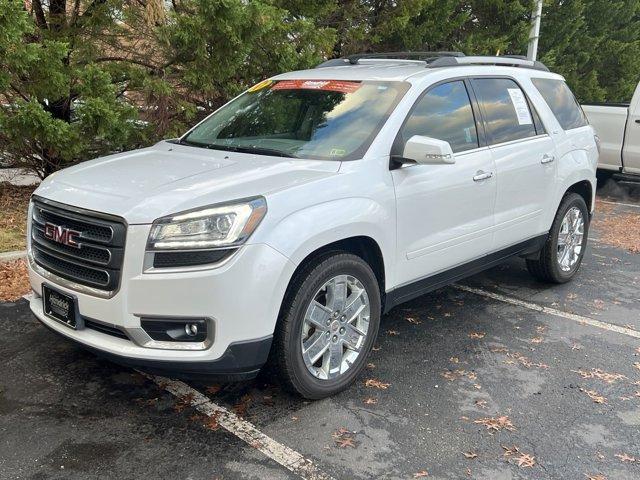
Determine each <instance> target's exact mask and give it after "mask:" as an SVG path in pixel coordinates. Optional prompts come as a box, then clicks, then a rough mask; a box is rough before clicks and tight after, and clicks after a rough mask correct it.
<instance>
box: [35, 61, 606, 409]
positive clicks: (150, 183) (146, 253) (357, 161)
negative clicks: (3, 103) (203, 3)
mask: <svg viewBox="0 0 640 480" xmlns="http://www.w3.org/2000/svg"><path fill="white" fill-rule="evenodd" d="M597 162H598V145H597V142H596V138H595V136H594V132H593V129H592V128H591V127H590V126H589V125H588V123H587V121H586V120H585V116H584V114H583V112H582V110H581V109H580V106H579V105H578V104H577V103H576V101H575V98H574V97H573V95H572V93H571V91H570V90H569V88H568V87H567V85H566V84H565V82H564V81H563V79H562V77H560V76H559V75H555V74H552V73H549V71H548V69H547V68H546V67H545V66H544V65H542V64H540V63H537V62H528V61H525V60H522V59H520V58H511V57H465V56H463V55H462V54H457V53H434V54H431V53H427V52H418V53H416V52H412V53H411V54H398V55H395V56H394V55H393V54H381V55H380V54H379V55H358V56H352V57H349V58H344V59H337V60H330V61H328V62H325V63H324V64H322V65H320V66H319V67H318V68H316V69H312V70H305V71H299V72H291V73H286V74H283V75H278V76H276V77H273V78H270V79H268V80H265V81H263V82H261V83H259V84H257V85H255V86H254V87H252V88H250V89H249V90H247V91H246V92H245V93H243V94H242V95H240V96H238V97H237V98H235V99H233V100H232V101H231V102H229V103H228V104H226V105H224V106H223V107H222V108H220V109H219V110H217V111H216V112H215V113H213V114H212V115H210V116H209V117H207V118H206V119H205V120H203V121H202V122H201V123H199V124H198V125H196V126H195V127H194V128H193V129H191V130H190V131H189V132H188V133H186V134H185V135H184V136H182V137H181V138H180V139H177V140H171V141H163V142H160V143H158V144H157V145H154V146H153V147H150V148H144V149H141V150H136V151H133V152H128V153H122V154H118V155H112V156H109V157H106V158H100V159H97V160H93V161H89V162H85V163H82V164H79V165H76V166H73V167H71V168H68V169H66V170H63V171H61V172H58V173H56V174H54V175H51V176H50V177H49V178H47V179H46V180H45V181H44V182H43V183H42V185H41V186H40V187H39V188H38V189H37V190H36V192H35V193H34V195H33V199H32V202H31V205H30V209H29V216H30V217H29V218H30V227H29V232H28V240H29V242H28V243H29V245H28V258H29V267H30V268H29V276H30V282H31V286H32V288H33V291H34V296H33V297H32V299H31V309H32V311H33V313H34V314H35V315H36V317H38V319H39V320H40V321H41V322H42V323H43V324H44V325H46V326H47V327H49V328H50V329H51V330H54V331H56V332H58V333H60V334H62V335H64V336H65V337H67V338H69V339H71V340H74V341H76V342H78V343H79V344H81V345H83V346H84V347H86V348H88V349H90V350H91V351H94V352H95V353H97V354H100V355H102V356H105V357H107V358H109V359H112V360H113V361H115V362H119V363H122V364H127V365H133V366H138V367H141V368H146V369H147V370H150V371H154V372H158V373H167V374H176V375H181V376H194V375H213V376H218V377H222V378H224V379H243V378H250V377H252V376H254V375H256V374H257V373H258V371H259V370H260V368H261V367H262V366H263V365H264V364H265V362H267V360H269V362H268V363H269V365H271V366H272V367H273V369H274V370H275V371H276V372H278V374H279V376H280V378H281V379H282V381H283V383H284V384H285V385H286V386H287V387H288V388H290V389H291V390H293V391H294V392H297V393H298V394H299V395H302V396H303V397H306V398H311V399H317V398H322V397H326V396H328V395H332V394H334V393H336V392H338V391H340V390H342V389H344V388H346V387H347V386H348V385H349V384H350V383H351V382H353V380H354V379H355V378H356V376H357V375H358V373H359V372H360V371H361V370H362V368H363V366H364V365H365V364H366V362H367V356H368V354H369V352H370V350H371V348H372V346H373V344H374V342H375V340H376V335H377V333H378V327H379V324H380V317H381V315H382V314H383V313H384V312H387V311H388V310H389V309H391V308H393V307H394V306H395V305H398V304H399V303H401V302H405V301H407V300H411V299H413V298H415V297H417V296H419V295H422V294H424V293H426V292H429V291H431V290H434V289H436V288H439V287H442V286H444V285H447V284H449V283H451V282H454V281H456V280H459V279H461V278H463V277H465V276H468V275H470V274H474V273H476V272H479V271H481V270H482V269H485V268H488V267H491V266H493V265H496V264H498V263H499V262H502V261H503V260H505V259H507V258H509V257H512V256H516V255H517V256H520V257H522V258H524V259H526V262H527V266H528V268H529V270H530V272H531V273H532V274H533V275H534V276H535V277H536V278H538V279H540V280H543V281H547V282H556V283H561V282H566V281H568V280H570V279H571V278H572V277H573V276H574V275H575V274H576V271H577V270H578V268H579V266H580V262H581V260H582V257H583V255H584V251H585V245H586V241H587V233H588V229H589V221H590V218H591V214H592V212H593V206H594V195H595V192H594V190H595V188H594V187H595V185H596V180H595V172H596V165H597Z"/></svg>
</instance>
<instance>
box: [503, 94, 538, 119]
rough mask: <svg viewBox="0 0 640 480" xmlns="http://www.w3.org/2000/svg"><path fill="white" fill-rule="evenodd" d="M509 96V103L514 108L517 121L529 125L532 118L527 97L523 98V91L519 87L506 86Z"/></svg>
mask: <svg viewBox="0 0 640 480" xmlns="http://www.w3.org/2000/svg"><path fill="white" fill-rule="evenodd" d="M507 90H508V91H509V96H510V97H511V103H513V108H515V109H516V115H517V116H518V123H519V124H520V125H531V124H532V123H533V119H532V118H531V112H530V111H529V105H527V99H526V98H524V93H522V90H520V89H519V88H508V89H507Z"/></svg>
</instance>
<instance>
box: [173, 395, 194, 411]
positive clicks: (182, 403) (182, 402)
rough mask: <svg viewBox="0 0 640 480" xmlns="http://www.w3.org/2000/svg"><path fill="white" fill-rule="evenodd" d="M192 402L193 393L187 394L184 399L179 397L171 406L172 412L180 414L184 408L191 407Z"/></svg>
mask: <svg viewBox="0 0 640 480" xmlns="http://www.w3.org/2000/svg"><path fill="white" fill-rule="evenodd" d="M192 401H193V393H188V394H186V395H185V396H184V397H181V398H179V399H178V401H176V403H175V404H174V405H173V410H174V411H176V412H177V413H180V412H182V411H183V410H184V409H185V408H187V407H190V406H191V402H192Z"/></svg>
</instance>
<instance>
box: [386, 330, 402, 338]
mask: <svg viewBox="0 0 640 480" xmlns="http://www.w3.org/2000/svg"><path fill="white" fill-rule="evenodd" d="M387 335H391V336H393V337H397V336H398V335H400V332H399V331H397V330H387Z"/></svg>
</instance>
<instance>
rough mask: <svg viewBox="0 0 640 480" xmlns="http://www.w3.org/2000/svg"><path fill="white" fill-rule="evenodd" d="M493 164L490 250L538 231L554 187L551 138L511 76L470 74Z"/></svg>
mask: <svg viewBox="0 0 640 480" xmlns="http://www.w3.org/2000/svg"><path fill="white" fill-rule="evenodd" d="M472 85H473V89H474V91H475V94H476V97H477V99H478V103H479V105H480V109H481V111H482V113H483V117H484V122H485V129H486V131H487V141H488V144H489V149H490V151H491V153H492V156H493V160H494V162H495V165H496V185H497V186H496V189H497V190H496V202H495V236H494V245H493V249H494V250H500V249H502V248H506V247H509V246H512V245H516V244H518V243H520V242H522V241H525V240H528V239H531V238H533V237H535V236H537V235H540V234H542V233H544V232H543V230H544V226H543V219H544V213H545V212H546V210H547V209H548V208H549V204H550V200H551V199H552V198H553V194H554V192H555V178H556V172H557V170H556V164H557V162H556V161H555V160H556V152H555V143H554V142H553V140H552V139H551V138H550V137H549V135H547V133H546V131H545V130H544V127H543V125H542V122H541V121H540V120H539V117H538V114H537V112H536V111H535V110H534V109H533V108H532V106H531V104H530V101H529V99H528V97H527V95H526V94H525V92H524V91H523V90H522V88H521V87H520V86H519V85H518V83H517V82H516V81H515V80H513V79H512V78H505V77H499V78H488V77H487V78H474V79H473V80H472Z"/></svg>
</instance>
